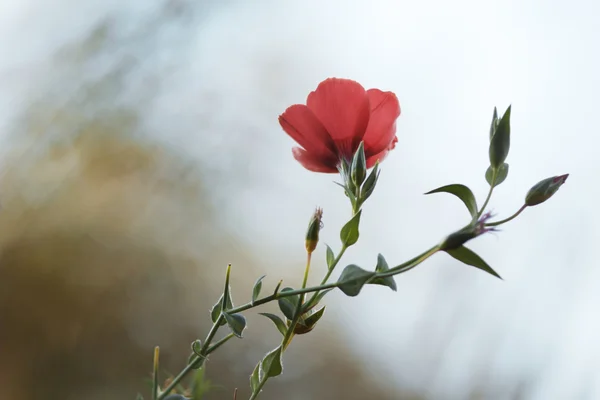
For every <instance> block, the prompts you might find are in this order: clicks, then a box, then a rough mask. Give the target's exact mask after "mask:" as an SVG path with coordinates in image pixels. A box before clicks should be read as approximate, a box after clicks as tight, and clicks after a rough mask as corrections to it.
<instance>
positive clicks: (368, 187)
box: [360, 161, 381, 203]
mask: <svg viewBox="0 0 600 400" xmlns="http://www.w3.org/2000/svg"><path fill="white" fill-rule="evenodd" d="M380 172H381V171H379V161H377V162H376V163H375V166H374V167H373V169H372V170H371V173H370V174H369V176H368V177H367V180H366V181H365V184H364V185H363V187H362V189H361V192H360V201H361V202H363V203H364V202H365V201H366V200H367V199H368V198H369V197H371V195H372V194H373V191H374V190H375V186H376V185H377V180H378V179H379V173H380Z"/></svg>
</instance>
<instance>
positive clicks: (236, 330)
mask: <svg viewBox="0 0 600 400" xmlns="http://www.w3.org/2000/svg"><path fill="white" fill-rule="evenodd" d="M223 316H224V317H225V321H227V325H229V329H231V332H233V334H234V335H235V336H237V337H239V338H241V337H242V333H243V332H244V329H246V318H245V317H244V316H243V315H242V314H229V313H226V312H224V313H223Z"/></svg>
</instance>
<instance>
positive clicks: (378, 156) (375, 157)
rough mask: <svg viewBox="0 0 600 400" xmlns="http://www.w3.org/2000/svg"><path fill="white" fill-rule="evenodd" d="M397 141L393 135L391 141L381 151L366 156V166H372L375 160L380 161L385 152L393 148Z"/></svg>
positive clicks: (385, 155)
mask: <svg viewBox="0 0 600 400" xmlns="http://www.w3.org/2000/svg"><path fill="white" fill-rule="evenodd" d="M397 141H398V138H397V137H394V139H392V142H391V143H390V144H389V146H388V147H387V148H386V149H384V150H383V151H382V152H380V153H378V154H375V155H373V156H370V157H367V168H371V167H373V166H374V165H375V163H376V162H377V161H379V162H380V163H381V162H382V161H383V160H384V159H385V158H386V157H387V154H388V153H389V152H390V150H393V149H394V147H396V142H397Z"/></svg>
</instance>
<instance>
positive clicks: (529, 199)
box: [525, 174, 569, 206]
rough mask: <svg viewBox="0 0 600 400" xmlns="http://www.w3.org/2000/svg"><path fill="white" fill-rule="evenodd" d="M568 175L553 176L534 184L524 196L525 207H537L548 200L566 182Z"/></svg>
mask: <svg viewBox="0 0 600 400" xmlns="http://www.w3.org/2000/svg"><path fill="white" fill-rule="evenodd" d="M568 177H569V174H564V175H559V176H554V177H552V178H548V179H544V180H543V181H540V182H538V183H536V184H535V185H534V186H533V187H532V188H531V189H529V192H527V195H526V196H525V205H527V206H537V205H538V204H541V203H543V202H545V201H546V200H548V199H549V198H550V197H552V196H553V195H554V193H556V191H557V190H558V189H559V188H560V187H561V186H562V185H563V184H564V183H565V182H566V180H567V178H568Z"/></svg>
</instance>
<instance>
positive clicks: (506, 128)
mask: <svg viewBox="0 0 600 400" xmlns="http://www.w3.org/2000/svg"><path fill="white" fill-rule="evenodd" d="M510 111H511V106H508V108H507V109H506V112H505V113H504V115H503V116H502V119H501V120H500V122H499V123H498V127H497V128H496V131H495V132H494V136H492V140H491V141H490V164H491V165H492V167H494V168H500V166H501V165H502V164H503V163H504V161H505V160H506V157H507V156H508V150H509V149H510Z"/></svg>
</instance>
